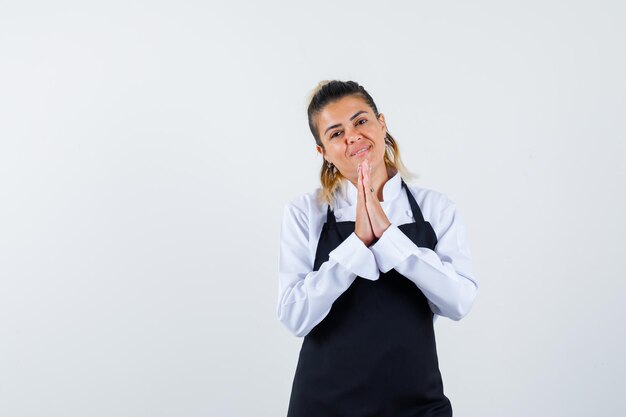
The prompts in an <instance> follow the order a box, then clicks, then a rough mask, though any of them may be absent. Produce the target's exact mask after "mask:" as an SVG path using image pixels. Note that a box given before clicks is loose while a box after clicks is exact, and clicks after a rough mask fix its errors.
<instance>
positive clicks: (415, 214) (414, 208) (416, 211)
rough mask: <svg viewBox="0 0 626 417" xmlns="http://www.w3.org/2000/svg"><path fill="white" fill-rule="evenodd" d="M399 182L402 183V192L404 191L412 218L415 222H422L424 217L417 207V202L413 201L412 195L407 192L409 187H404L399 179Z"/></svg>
mask: <svg viewBox="0 0 626 417" xmlns="http://www.w3.org/2000/svg"><path fill="white" fill-rule="evenodd" d="M401 181H402V186H403V187H404V190H405V191H406V196H407V198H408V199H409V204H410V205H411V211H412V212H413V218H414V219H415V222H423V221H424V216H422V210H420V207H419V206H418V205H417V202H416V201H415V198H414V197H413V194H412V193H411V192H410V191H409V187H408V186H407V185H406V183H405V182H404V180H402V179H401Z"/></svg>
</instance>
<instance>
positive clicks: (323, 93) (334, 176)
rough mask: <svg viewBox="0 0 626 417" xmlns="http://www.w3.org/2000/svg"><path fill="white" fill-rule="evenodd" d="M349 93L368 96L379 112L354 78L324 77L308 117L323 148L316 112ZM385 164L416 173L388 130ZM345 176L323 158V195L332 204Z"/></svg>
mask: <svg viewBox="0 0 626 417" xmlns="http://www.w3.org/2000/svg"><path fill="white" fill-rule="evenodd" d="M346 96H360V97H361V98H363V99H364V100H365V102H366V103H367V105H368V106H369V107H370V108H371V109H372V110H373V111H374V114H375V115H376V117H378V116H379V115H380V113H379V112H378V108H377V107H376V104H375V103H374V99H373V98H372V96H370V95H369V93H368V92H367V91H365V88H363V86H361V85H359V84H358V83H356V82H354V81H338V80H332V81H328V80H324V81H320V82H319V83H318V85H317V87H315V88H314V89H313V91H312V92H311V94H310V95H309V105H308V108H307V115H308V118H309V129H310V130H311V133H312V134H313V137H314V138H315V143H316V144H317V145H318V146H319V147H321V148H322V149H324V145H323V144H322V140H321V138H320V136H319V132H318V130H317V125H316V124H315V116H317V115H318V114H319V113H320V112H322V110H324V107H326V106H327V105H328V104H330V103H333V102H335V101H337V100H339V99H341V98H343V97H346ZM384 160H385V166H386V167H387V168H391V169H393V170H396V171H398V172H399V173H400V175H401V176H402V178H405V179H410V178H413V177H414V175H413V174H412V173H411V172H410V171H409V170H408V169H407V168H406V166H405V165H404V163H403V162H402V159H401V157H400V149H399V148H398V143H397V142H396V140H395V139H394V138H393V136H391V134H390V133H389V131H387V134H386V135H385V157H384ZM343 179H345V177H344V176H343V175H341V173H340V172H339V171H337V169H336V168H335V167H334V166H328V164H327V163H326V160H325V159H323V158H322V169H321V171H320V182H321V184H322V192H321V194H320V198H321V199H322V201H324V202H326V203H328V205H329V206H330V207H331V208H332V207H333V200H334V196H335V192H336V190H337V187H338V186H339V184H341V181H342V180H343Z"/></svg>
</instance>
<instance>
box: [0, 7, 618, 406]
mask: <svg viewBox="0 0 626 417" xmlns="http://www.w3.org/2000/svg"><path fill="white" fill-rule="evenodd" d="M99 3H100V4H96V3H92V4H89V3H87V2H79V1H76V2H66V1H55V2H44V1H39V2H28V1H20V2H17V1H13V2H9V1H2V2H1V3H0V415H2V416H6V417H26V416H29V417H30V416H32V417H35V416H36V417H40V416H59V417H74V416H75V417H84V416H90V417H92V416H93V417H96V416H116V417H125V416H133V417H134V416H150V417H152V416H154V417H161V416H172V417H181V416H184V417H187V416H190V417H191V416H220V417H229V416H235V417H239V416H254V417H256V416H262V417H274V416H281V415H285V413H286V409H287V403H288V399H289V393H290V388H291V382H292V378H293V373H294V371H295V365H296V360H297V355H298V351H299V347H300V344H301V339H298V338H296V337H295V336H292V335H291V334H290V333H289V332H288V331H287V330H286V329H285V328H283V327H282V325H281V324H280V323H279V322H278V321H277V319H276V303H277V278H278V277H277V269H278V237H279V227H280V218H281V215H282V208H283V206H284V204H285V203H287V202H288V201H289V200H291V199H293V198H294V197H296V196H297V195H299V194H301V193H304V192H307V191H310V190H312V189H313V188H314V187H316V186H317V184H318V179H317V178H318V169H319V166H320V164H321V159H320V157H319V156H317V155H316V153H315V150H314V142H313V138H312V136H311V135H310V132H309V131H308V126H307V121H306V114H305V111H306V98H307V96H308V94H309V91H310V90H311V89H312V88H313V87H314V86H315V85H316V84H317V82H318V81H320V80H322V79H330V78H337V79H343V80H347V79H353V80H356V81H358V82H360V83H362V84H363V85H364V86H365V87H366V88H367V89H368V91H369V92H370V93H371V94H372V95H373V97H374V99H375V100H376V102H377V104H378V107H379V110H380V111H382V112H383V113H384V114H385V116H386V119H387V122H388V125H389V128H390V132H391V133H392V134H393V135H394V136H395V137H396V139H397V140H398V142H399V144H400V147H401V150H402V153H403V156H404V160H405V162H406V164H407V166H408V167H409V168H410V169H411V170H412V171H413V172H414V173H416V174H417V175H418V178H417V179H416V180H415V183H416V184H418V185H420V186H424V187H428V188H433V189H436V190H438V191H440V192H443V193H445V194H446V195H448V196H449V197H450V198H451V199H452V200H453V201H455V202H456V203H457V205H458V207H459V210H460V211H461V213H462V215H463V218H464V220H465V223H466V227H467V231H468V238H469V240H470V244H471V249H472V253H473V256H474V262H475V272H476V276H477V278H478V279H479V282H480V285H481V288H480V292H479V296H478V299H477V301H476V304H475V307H474V309H473V310H472V312H471V313H470V314H469V316H467V317H466V318H465V319H463V320H462V321H460V322H453V321H450V320H448V319H445V318H444V319H440V320H438V321H437V324H436V329H437V337H438V339H437V341H438V349H439V356H440V363H441V370H442V374H443V378H444V385H445V389H446V394H447V395H448V396H449V397H450V399H451V401H452V404H453V407H454V410H455V415H456V416H461V417H463V416H468V417H469V416H476V417H478V416H480V417H490V416H493V417H502V416H508V417H513V416H590V415H597V416H617V415H624V413H626V405H625V403H624V401H623V398H622V397H623V393H624V389H625V384H624V382H623V381H624V377H625V375H626V363H625V361H624V352H625V350H626V343H625V337H624V331H623V328H624V319H625V318H626V314H625V313H624V301H623V299H624V294H626V279H625V277H624V270H626V256H624V253H623V251H624V248H625V244H624V238H625V237H626V222H625V221H624V220H623V213H624V211H625V210H626V199H625V195H626V193H625V192H624V189H625V186H626V181H625V179H626V169H625V164H624V161H625V157H626V122H625V120H626V117H625V116H626V46H625V40H626V5H625V4H624V3H623V2H622V1H618V0H616V1H551V0H541V1H495V0H494V1H474V2H467V1H438V2H423V1H421V2H409V1H405V2H386V3H383V2H372V1H317V2H306V3H305V2H302V3H301V4H297V3H296V2H287V1H276V0H274V1H265V2H255V1H247V2H229V3H228V4H226V2H219V3H218V2H207V1H203V2H201V1H195V2H192V1H167V2H166V1H143V2H136V1H108V2H99Z"/></svg>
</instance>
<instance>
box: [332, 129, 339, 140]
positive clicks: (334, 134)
mask: <svg viewBox="0 0 626 417" xmlns="http://www.w3.org/2000/svg"><path fill="white" fill-rule="evenodd" d="M340 133H341V130H337V131H334V132H333V133H331V134H330V138H331V139H334V138H336V137H337V136H339V134H340Z"/></svg>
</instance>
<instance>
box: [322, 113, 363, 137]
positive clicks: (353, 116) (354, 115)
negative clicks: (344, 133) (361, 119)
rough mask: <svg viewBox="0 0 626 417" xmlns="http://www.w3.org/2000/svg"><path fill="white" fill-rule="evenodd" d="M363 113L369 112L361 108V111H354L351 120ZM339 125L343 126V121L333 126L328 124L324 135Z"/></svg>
mask: <svg viewBox="0 0 626 417" xmlns="http://www.w3.org/2000/svg"><path fill="white" fill-rule="evenodd" d="M362 113H367V112H366V111H365V110H360V111H358V112H356V113H354V114H353V115H352V117H351V118H350V120H354V119H355V118H356V117H357V116H358V115H359V114H362ZM339 126H341V123H337V124H334V125H332V126H328V128H326V130H325V131H324V135H326V133H328V131H329V130H330V129H334V128H336V127H339Z"/></svg>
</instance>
